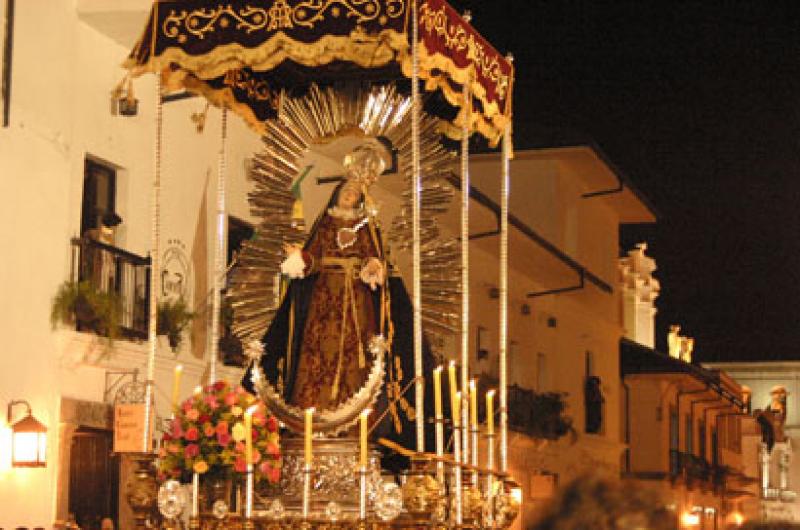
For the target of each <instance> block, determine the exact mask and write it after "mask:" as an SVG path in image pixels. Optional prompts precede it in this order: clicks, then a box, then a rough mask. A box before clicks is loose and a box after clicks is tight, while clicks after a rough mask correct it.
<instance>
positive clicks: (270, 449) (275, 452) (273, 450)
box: [267, 443, 281, 458]
mask: <svg viewBox="0 0 800 530" xmlns="http://www.w3.org/2000/svg"><path fill="white" fill-rule="evenodd" d="M267 454H268V455H269V456H271V457H273V458H278V457H280V456H281V448H280V447H278V444H272V443H270V444H267Z"/></svg>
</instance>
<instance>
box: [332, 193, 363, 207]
mask: <svg viewBox="0 0 800 530" xmlns="http://www.w3.org/2000/svg"><path fill="white" fill-rule="evenodd" d="M359 197H360V194H359V193H358V191H356V190H354V189H353V188H343V189H342V191H341V193H339V201H338V204H337V206H338V207H339V208H355V206H356V204H358V199H359Z"/></svg>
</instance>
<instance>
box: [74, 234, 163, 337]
mask: <svg viewBox="0 0 800 530" xmlns="http://www.w3.org/2000/svg"><path fill="white" fill-rule="evenodd" d="M70 279H71V280H72V281H73V282H75V283H81V282H86V283H87V284H88V285H89V286H90V287H91V288H92V289H93V290H94V291H97V292H99V293H109V294H113V295H115V297H116V298H117V299H118V300H119V303H120V319H119V327H120V334H121V336H122V337H123V338H127V339H134V340H143V339H146V338H147V321H148V306H149V303H150V258H145V257H142V256H138V255H136V254H133V253H131V252H128V251H127V250H123V249H120V248H117V247H114V246H111V245H106V244H104V243H100V242H98V241H95V240H93V239H89V238H73V239H72V260H71V271H70ZM76 320H77V324H76V328H77V330H78V331H94V332H98V330H97V329H90V326H89V325H88V324H87V323H86V321H85V320H84V319H81V318H80V316H79V318H77V319H76ZM99 333H101V334H103V332H102V330H100V331H99Z"/></svg>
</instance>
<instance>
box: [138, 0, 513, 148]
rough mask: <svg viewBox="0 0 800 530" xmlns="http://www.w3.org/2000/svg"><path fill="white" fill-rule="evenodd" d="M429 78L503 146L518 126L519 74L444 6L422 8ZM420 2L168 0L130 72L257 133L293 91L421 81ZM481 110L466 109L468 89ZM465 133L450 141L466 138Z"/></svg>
mask: <svg viewBox="0 0 800 530" xmlns="http://www.w3.org/2000/svg"><path fill="white" fill-rule="evenodd" d="M418 1H419V3H418V6H419V7H418V12H417V16H418V17H419V18H418V20H419V43H420V46H419V47H418V49H419V66H420V69H419V76H420V79H421V80H423V81H424V83H425V88H426V90H428V91H431V92H434V91H439V92H440V93H441V94H442V95H443V96H444V98H445V99H446V100H447V102H448V103H449V104H450V105H452V106H453V107H456V108H459V109H460V110H461V112H459V113H458V116H457V117H456V119H455V120H454V121H455V125H461V124H462V123H463V119H464V116H465V115H468V116H469V125H470V128H471V129H472V130H474V131H477V132H480V133H481V134H482V135H483V136H485V137H486V138H487V139H488V140H489V141H490V143H491V144H496V143H497V142H498V140H499V139H500V137H501V136H502V134H503V131H504V130H505V127H506V125H507V124H508V123H509V121H510V119H511V108H512V103H511V101H512V89H513V80H514V67H513V65H512V63H511V62H510V61H509V60H507V59H506V58H505V57H503V56H502V55H500V54H499V53H498V52H497V51H496V50H495V49H494V48H493V47H492V46H491V45H490V44H489V43H488V42H487V41H486V40H485V39H483V37H481V36H480V35H479V34H478V33H477V32H476V31H475V29H474V28H473V27H472V26H470V25H469V23H467V22H466V21H465V20H464V19H463V18H462V17H461V16H460V15H459V14H458V13H456V11H455V10H454V9H453V8H452V7H451V6H450V5H448V4H447V2H445V1H444V0H418ZM412 5H414V4H413V3H412V0H226V1H224V2H223V1H219V0H193V1H187V0H161V1H156V2H154V4H153V8H152V10H151V13H150V17H149V19H148V22H147V26H146V27H145V30H144V33H143V35H142V37H141V39H140V40H139V42H138V43H137V44H136V46H135V47H134V49H133V51H132V52H131V54H130V56H129V57H128V59H127V61H126V62H125V66H126V67H127V68H129V69H130V70H131V71H132V73H133V75H140V74H142V73H145V72H154V73H161V75H162V76H163V78H164V81H165V83H166V85H167V87H170V88H180V87H182V88H185V89H187V90H189V91H192V92H196V93H200V94H203V95H205V96H206V97H207V98H208V99H209V100H210V101H211V102H212V103H214V104H217V105H225V106H227V107H229V108H231V109H232V110H233V111H235V112H237V113H238V114H240V115H241V116H242V117H243V118H244V119H245V120H246V121H247V123H249V124H250V126H251V127H253V128H254V129H255V130H257V131H259V132H262V133H263V132H264V124H263V122H264V121H265V120H266V119H269V118H271V117H273V116H275V113H276V110H277V108H278V105H279V93H280V91H281V90H282V89H285V88H287V89H288V88H294V87H300V86H307V85H309V84H310V83H313V82H316V83H326V82H336V81H342V80H353V79H355V80H359V79H361V80H365V81H387V80H397V79H402V78H403V77H409V78H410V77H411V63H412V60H411V59H412V58H411V49H412V47H411V19H410V17H411V6H412ZM464 83H469V87H470V93H471V94H472V101H471V102H470V104H469V105H468V107H467V109H466V110H467V112H464V111H463V110H464V109H461V107H462V106H463V101H462V86H463V84H464ZM457 131H458V127H452V128H450V129H449V130H447V131H445V132H446V133H448V134H449V135H450V136H453V137H455V136H457Z"/></svg>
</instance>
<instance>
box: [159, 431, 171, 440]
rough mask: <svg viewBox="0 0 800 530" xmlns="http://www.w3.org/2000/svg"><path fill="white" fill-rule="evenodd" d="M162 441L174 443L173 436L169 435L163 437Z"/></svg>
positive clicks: (165, 434)
mask: <svg viewBox="0 0 800 530" xmlns="http://www.w3.org/2000/svg"><path fill="white" fill-rule="evenodd" d="M161 440H162V441H164V442H171V441H172V436H170V434H169V433H164V436H162V437H161Z"/></svg>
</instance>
